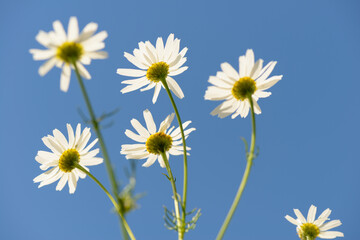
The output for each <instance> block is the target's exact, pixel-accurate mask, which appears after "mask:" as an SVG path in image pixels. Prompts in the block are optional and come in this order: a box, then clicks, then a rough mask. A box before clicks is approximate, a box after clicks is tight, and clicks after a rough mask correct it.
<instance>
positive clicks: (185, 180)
mask: <svg viewBox="0 0 360 240" xmlns="http://www.w3.org/2000/svg"><path fill="white" fill-rule="evenodd" d="M161 82H162V84H163V86H164V88H165V90H166V92H167V94H168V95H169V98H170V101H171V104H172V106H173V108H174V110H175V113H176V118H177V120H178V123H179V127H180V130H181V137H182V143H183V149H184V182H183V195H182V204H181V206H182V207H181V209H182V218H181V221H182V225H183V226H185V221H186V219H185V218H186V199H187V182H188V170H187V152H186V142H185V134H184V128H183V126H182V122H181V119H180V114H179V111H178V109H177V107H176V104H175V101H174V98H173V97H172V94H171V91H170V89H169V86H168V84H167V82H166V80H165V79H162V80H161ZM183 231H184V232H185V228H183ZM184 232H183V234H184Z"/></svg>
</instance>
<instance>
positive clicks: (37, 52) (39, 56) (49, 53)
mask: <svg viewBox="0 0 360 240" xmlns="http://www.w3.org/2000/svg"><path fill="white" fill-rule="evenodd" d="M29 52H30V53H31V54H33V59H34V60H46V59H49V58H52V57H54V56H55V54H56V51H55V50H54V49H46V50H41V49H30V50H29Z"/></svg>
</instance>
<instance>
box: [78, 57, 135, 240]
mask: <svg viewBox="0 0 360 240" xmlns="http://www.w3.org/2000/svg"><path fill="white" fill-rule="evenodd" d="M72 64H73V66H74V69H75V73H76V77H77V79H78V82H79V85H80V88H81V92H82V94H83V96H84V99H85V103H86V106H87V109H88V111H89V114H90V118H91V123H92V125H93V128H94V130H95V133H96V135H97V137H98V139H99V144H100V148H101V152H102V155H103V157H104V161H105V166H106V170H107V173H108V175H109V180H110V183H111V189H112V192H113V194H114V196H116V199H117V201H118V202H117V203H118V205H119V206H122V203H121V201H120V199H119V198H118V196H119V186H118V184H117V181H116V177H115V173H114V170H113V168H112V165H111V162H110V158H109V155H108V152H107V149H106V146H105V142H104V138H103V136H102V134H101V131H100V128H99V122H98V121H97V119H96V117H95V113H94V110H93V108H92V106H91V103H90V99H89V96H88V94H87V92H86V89H85V85H84V83H83V80H82V77H81V75H80V73H79V69H78V67H77V65H76V61H73V62H72ZM119 220H120V226H121V228H123V226H122V225H123V223H122V220H121V218H119ZM122 233H123V238H124V239H125V240H127V239H129V238H128V236H127V235H126V234H124V231H122Z"/></svg>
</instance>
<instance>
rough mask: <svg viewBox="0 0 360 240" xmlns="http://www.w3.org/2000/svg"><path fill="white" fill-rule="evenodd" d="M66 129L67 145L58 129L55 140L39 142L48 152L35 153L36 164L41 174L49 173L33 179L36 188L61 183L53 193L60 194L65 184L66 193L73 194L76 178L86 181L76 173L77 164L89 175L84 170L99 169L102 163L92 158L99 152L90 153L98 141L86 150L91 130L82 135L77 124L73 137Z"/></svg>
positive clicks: (78, 172)
mask: <svg viewBox="0 0 360 240" xmlns="http://www.w3.org/2000/svg"><path fill="white" fill-rule="evenodd" d="M66 127H67V131H68V138H69V141H68V140H66V138H65V136H64V135H63V134H62V133H61V132H60V131H59V130H57V129H55V130H54V131H53V134H54V136H51V135H48V136H46V137H43V138H42V141H43V142H44V144H45V145H46V146H47V147H48V148H49V149H50V150H51V152H47V151H38V153H37V156H36V157H35V160H36V161H37V162H38V163H40V164H41V165H40V169H41V170H44V171H45V170H47V169H48V168H51V169H50V170H47V171H46V172H45V173H43V174H40V175H39V176H37V177H36V178H34V182H35V183H37V182H40V185H39V188H40V187H42V186H45V185H48V184H51V183H53V182H56V181H57V180H59V179H60V181H59V183H58V184H57V186H56V190H57V191H61V190H62V189H63V188H64V186H65V184H66V183H68V185H69V192H70V193H74V192H75V190H76V184H77V181H78V180H79V177H80V178H85V177H86V174H85V173H84V172H82V171H81V170H79V169H77V168H76V167H75V165H76V164H79V165H80V166H82V167H83V168H85V169H86V170H87V171H89V169H88V168H87V167H86V166H93V165H98V164H100V163H102V162H103V159H102V158H99V157H95V156H96V155H97V154H98V153H99V149H98V148H97V149H94V150H91V151H90V149H91V148H92V147H93V146H94V145H95V143H96V142H97V141H98V140H97V139H95V140H94V141H93V142H92V143H90V144H89V145H88V146H86V144H87V143H88V142H89V140H90V137H91V133H90V128H85V129H84V131H82V132H81V125H80V123H79V124H78V125H77V127H76V132H75V134H74V130H73V128H72V127H71V125H70V124H67V125H66Z"/></svg>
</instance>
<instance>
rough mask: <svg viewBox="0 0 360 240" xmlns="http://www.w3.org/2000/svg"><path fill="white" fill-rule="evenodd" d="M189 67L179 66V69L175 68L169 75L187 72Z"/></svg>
mask: <svg viewBox="0 0 360 240" xmlns="http://www.w3.org/2000/svg"><path fill="white" fill-rule="evenodd" d="M187 69H188V67H182V68H179V69H177V70H175V71H172V72H170V73H169V76H176V75H179V74H181V73H183V72H185V71H186V70H187Z"/></svg>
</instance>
